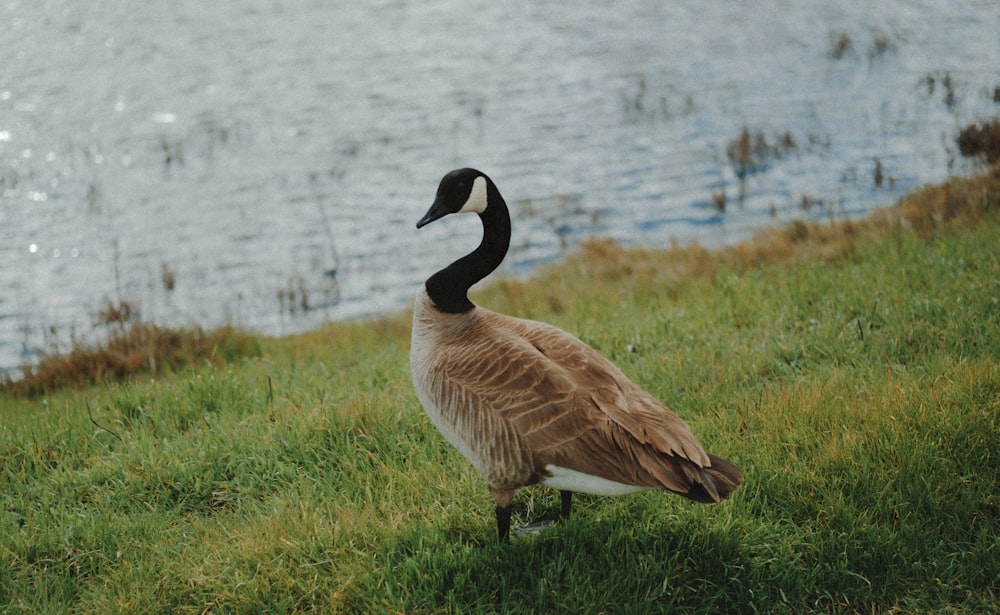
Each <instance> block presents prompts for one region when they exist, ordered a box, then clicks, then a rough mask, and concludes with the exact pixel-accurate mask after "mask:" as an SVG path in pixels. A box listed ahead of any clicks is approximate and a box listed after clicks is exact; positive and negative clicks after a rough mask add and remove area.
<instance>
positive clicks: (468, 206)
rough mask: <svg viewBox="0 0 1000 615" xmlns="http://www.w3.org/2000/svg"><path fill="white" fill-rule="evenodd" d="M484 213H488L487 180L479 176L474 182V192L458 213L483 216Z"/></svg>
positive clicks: (472, 191) (470, 193)
mask: <svg viewBox="0 0 1000 615" xmlns="http://www.w3.org/2000/svg"><path fill="white" fill-rule="evenodd" d="M484 211H486V178H485V177H483V176H479V177H477V178H476V180H475V181H474V182H472V190H471V191H470V192H469V198H468V200H466V201H465V205H462V208H461V209H459V210H458V212H457V213H460V214H467V213H477V214H481V213H483V212H484Z"/></svg>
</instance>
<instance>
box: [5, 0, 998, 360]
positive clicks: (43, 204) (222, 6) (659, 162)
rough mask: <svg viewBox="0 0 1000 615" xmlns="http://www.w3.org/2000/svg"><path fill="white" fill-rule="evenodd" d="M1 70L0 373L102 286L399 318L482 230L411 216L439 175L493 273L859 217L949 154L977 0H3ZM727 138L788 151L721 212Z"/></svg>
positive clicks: (302, 324)
mask: <svg viewBox="0 0 1000 615" xmlns="http://www.w3.org/2000/svg"><path fill="white" fill-rule="evenodd" d="M800 5H808V6H800ZM842 34H843V35H846V37H847V39H849V41H850V44H849V45H847V46H846V49H845V50H844V51H843V53H842V54H840V55H839V57H837V55H838V54H837V53H836V51H835V49H836V40H837V39H838V38H839V37H840V35H842ZM0 66H2V67H3V68H2V70H0V367H3V368H11V367H13V366H16V365H18V364H21V363H23V362H25V361H30V360H32V359H33V358H34V357H35V356H36V352H37V350H38V349H40V348H43V349H44V348H51V347H54V346H55V347H63V348H65V347H66V345H67V344H68V343H69V340H70V339H72V338H73V337H77V338H84V339H86V338H88V337H89V336H91V335H93V333H94V330H95V329H94V323H95V322H96V321H97V320H98V317H97V314H98V313H99V312H100V311H101V310H103V309H104V308H105V307H106V306H107V305H108V303H109V302H110V303H112V304H119V303H121V302H128V303H129V304H131V305H133V306H134V307H135V308H136V309H137V310H138V311H139V312H140V314H141V317H142V318H143V319H145V320H152V321H155V322H159V323H164V324H171V325H190V324H201V325H205V326H213V325H219V324H234V325H238V326H241V327H246V328H250V329H254V330H257V331H261V332H264V333H268V334H283V333H289V332H294V331H298V330H303V329H307V328H312V327H315V326H318V325H319V324H320V323H322V322H324V321H327V320H336V319H343V318H350V317H355V316H361V315H369V314H376V313H380V312H385V311H387V310H393V309H397V308H400V307H402V306H404V305H405V304H406V303H407V302H408V301H409V300H410V298H411V297H412V296H413V294H414V293H415V292H416V289H417V288H418V287H419V284H420V283H421V281H422V280H423V279H424V278H425V277H427V275H428V274H430V273H431V272H433V271H434V270H435V269H436V268H439V267H440V266H443V265H444V264H446V263H447V262H448V261H449V260H450V259H452V258H455V257H457V256H459V255H461V254H462V253H464V252H465V251H467V250H468V249H469V248H471V247H473V246H474V245H475V244H476V243H477V242H478V239H479V237H478V229H477V226H476V223H475V220H474V219H473V218H468V219H456V220H451V221H448V222H441V223H438V224H435V225H431V226H430V227H428V228H426V229H423V230H421V231H420V232H417V231H415V230H414V223H415V221H416V220H417V219H418V218H419V217H420V215H422V214H423V213H424V210H425V209H426V208H427V206H429V204H430V202H431V200H432V198H433V193H434V189H435V187H436V185H437V181H438V180H439V179H440V177H441V175H443V174H444V173H445V172H446V171H448V170H450V169H452V168H455V167H459V166H476V167H479V168H481V169H482V170H484V171H486V172H488V173H490V174H491V176H492V177H493V179H494V180H495V181H496V182H497V184H498V185H499V187H500V189H501V191H502V192H503V193H504V195H505V196H506V197H507V199H508V202H509V203H510V204H511V205H512V209H513V211H514V216H515V220H514V233H515V237H514V243H513V246H512V251H511V255H510V257H509V259H508V262H507V263H506V264H505V268H506V271H507V272H508V273H509V274H518V273H521V272H525V271H529V270H530V268H531V267H532V266H534V265H536V264H538V263H540V262H548V261H551V260H552V259H555V258H558V257H559V256H560V255H561V254H563V253H564V252H565V251H566V250H568V249H572V248H573V246H575V245H577V244H578V243H579V242H580V241H582V240H583V239H586V238H587V237H590V236H601V237H613V238H616V239H618V240H620V241H623V242H626V243H629V244H645V245H665V244H667V243H669V242H671V241H673V240H678V241H699V242H701V243H703V244H706V245H718V244H720V243H724V242H728V241H733V240H736V239H742V238H745V237H747V236H748V235H749V233H750V231H751V230H752V229H754V228H757V227H759V226H760V225H763V224H771V223H774V222H776V221H784V220H791V219H794V218H802V217H817V216H829V215H835V216H844V215H857V214H861V213H864V212H865V211H868V210H869V209H870V208H872V207H874V206H878V205H881V204H887V203H890V202H891V201H892V200H893V198H894V197H895V196H897V195H898V194H899V193H901V192H902V191H905V190H907V189H910V188H912V187H914V186H917V185H920V184H922V183H926V182H932V181H939V180H941V179H943V178H944V177H946V176H947V175H948V174H949V173H962V172H967V171H968V170H969V163H968V162H965V161H962V160H960V159H958V154H957V152H956V149H957V148H956V147H955V145H954V137H955V135H957V132H958V130H959V129H960V128H961V127H962V126H964V125H965V124H967V123H969V122H971V121H975V120H977V119H986V118H991V117H993V116H996V115H998V114H1000V105H998V104H997V102H995V101H994V96H995V95H994V90H995V88H996V87H998V86H1000V5H997V3H996V2H995V0H979V1H972V0H968V1H964V2H904V1H902V0H897V1H892V2H880V3H877V4H872V3H870V2H863V1H860V0H853V1H843V2H827V3H822V5H820V4H819V3H794V2H787V1H779V0H773V1H771V2H749V1H710V2H685V3H679V2H662V1H660V0H657V1H653V0H626V1H623V2H615V3H607V2H597V1H594V0H585V1H582V2H578V3H575V4H573V5H571V6H567V5H565V3H556V2H547V1H542V2H534V3H492V2H472V3H467V2H457V1H456V0H439V1H436V2H420V3H416V2H406V1H403V0H398V1H384V2H369V3H357V2H328V1H320V0H307V1H303V2H297V3H275V2H266V1H264V0H252V1H246V2H213V3H204V2H193V1H182V2H162V1H159V0H154V1H152V2H142V3H126V2H92V3H84V2H78V1H74V0H48V1H39V2H29V1H27V0H5V2H4V4H3V5H2V6H0ZM744 127H747V128H749V130H750V132H751V133H752V134H754V135H756V134H760V135H762V136H763V137H764V138H765V140H766V141H767V142H768V144H770V145H777V144H778V143H779V142H780V139H781V138H782V137H783V136H784V135H786V134H787V135H788V136H789V137H790V138H791V140H792V141H793V142H794V144H795V147H794V149H789V150H787V151H783V152H782V155H780V156H778V155H775V156H772V157H769V158H767V159H766V160H764V161H763V164H762V166H761V167H760V168H759V169H756V171H757V172H755V173H752V174H750V175H748V176H747V177H746V181H745V183H744V185H743V188H742V191H743V192H744V197H743V199H742V203H740V199H739V198H738V197H739V194H740V191H741V188H740V183H741V182H740V180H739V178H738V177H737V173H736V170H735V169H734V165H733V164H732V163H731V161H730V160H729V158H728V157H727V154H726V151H727V146H728V144H729V143H730V142H731V141H732V140H733V139H735V138H736V137H738V136H739V134H740V132H741V130H742V129H743V128H744ZM876 160H878V161H879V164H880V165H881V167H882V169H883V174H884V176H885V178H886V180H885V181H884V182H883V185H882V186H881V187H877V186H876V185H875V182H874V180H873V174H874V168H875V164H876ZM890 178H891V181H890ZM722 194H725V196H726V208H725V212H720V211H718V209H717V208H716V207H715V206H714V205H713V198H719V197H720V196H721V195H722ZM803 204H806V205H808V207H804V205H803Z"/></svg>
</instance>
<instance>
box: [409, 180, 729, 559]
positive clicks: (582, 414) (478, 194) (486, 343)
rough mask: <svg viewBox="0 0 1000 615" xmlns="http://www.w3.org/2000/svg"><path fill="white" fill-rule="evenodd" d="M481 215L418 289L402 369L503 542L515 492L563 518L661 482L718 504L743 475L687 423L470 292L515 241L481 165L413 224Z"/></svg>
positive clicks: (585, 355)
mask: <svg viewBox="0 0 1000 615" xmlns="http://www.w3.org/2000/svg"><path fill="white" fill-rule="evenodd" d="M473 212H474V213H477V214H479V218H480V219H481V220H482V223H483V239H482V242H481V243H480V244H479V247H478V248H476V249H475V250H473V251H472V252H471V253H469V254H467V255H466V256H464V257H462V258H460V259H458V260H457V261H455V262H453V263H452V264H450V265H448V266H447V267H445V268H444V269H442V270H441V271H438V272H437V273H435V274H434V275H432V276H431V277H430V278H428V279H427V282H426V283H425V284H424V288H423V289H422V290H421V291H420V293H418V294H417V298H416V302H415V307H414V312H413V336H412V340H411V348H410V371H411V372H412V376H413V384H414V388H415V389H416V391H417V396H418V397H419V398H420V401H421V403H422V404H423V406H424V408H425V409H426V411H427V415H428V416H429V417H430V419H431V422H433V423H434V425H435V426H436V427H437V428H438V430H440V431H441V433H442V435H444V437H445V438H446V439H447V440H448V442H450V443H451V444H452V446H454V447H455V448H456V449H458V451H459V452H460V453H461V454H462V455H463V456H464V457H465V458H466V459H468V460H469V462H471V463H472V465H473V466H475V468H476V470H478V471H479V473H480V474H482V475H483V477H484V478H485V479H486V482H487V483H488V484H489V488H490V493H491V494H492V496H493V500H494V502H495V503H496V519H497V531H498V533H499V535H500V540H501V541H506V540H508V539H509V535H510V516H511V507H512V504H513V501H514V494H515V492H516V491H517V490H518V489H520V488H521V487H525V486H527V485H531V484H535V483H542V484H543V485H547V486H549V487H552V488H555V489H558V490H559V491H560V494H561V496H562V516H563V517H567V516H568V515H569V512H570V508H571V505H572V494H573V492H574V491H579V492H582V493H591V494H597V495H624V494H628V493H635V492H638V491H643V490H646V489H666V490H668V491H672V492H674V493H677V494H679V495H682V496H684V497H686V498H688V499H691V500H694V501H695V502H703V503H712V502H721V501H722V500H725V499H726V498H727V497H728V496H729V494H730V493H732V492H733V491H735V490H736V488H737V487H739V485H740V483H742V482H743V473H742V472H741V471H740V470H739V468H737V467H736V466H734V465H733V464H731V463H729V462H728V461H726V460H724V459H720V458H718V457H716V456H714V455H710V454H708V453H706V452H705V451H704V449H702V447H701V445H700V444H699V443H698V440H697V439H695V437H694V435H693V434H692V433H691V430H690V429H689V428H688V426H687V425H686V424H685V423H684V422H683V421H682V420H681V419H680V418H678V417H677V415H675V414H674V413H673V412H671V411H670V410H669V409H668V408H667V407H666V406H665V405H664V404H663V403H661V402H660V401H659V400H657V399H656V398H654V397H653V396H652V395H650V394H649V393H646V392H645V391H643V390H642V389H641V388H639V386H638V385H636V384H635V383H633V382H632V381H631V380H629V379H628V378H627V377H626V376H625V374H623V373H622V372H621V371H620V370H619V369H618V368H617V367H615V366H614V365H613V364H612V363H611V362H610V361H608V360H607V359H605V358H604V357H603V356H601V355H600V354H598V353H597V351H595V350H594V349H592V348H591V347H589V346H587V345H586V344H584V343H583V342H581V341H580V340H579V339H577V338H576V337H574V336H572V335H570V334H569V333H566V332H565V331H562V330H561V329H557V328H556V327H553V326H551V325H547V324H544V323H540V322H535V321H530V320H523V319H520V318H513V317H511V316H505V315H503V314H498V313H496V312H492V311H490V310H487V309H485V308H482V307H478V306H476V305H475V304H473V303H472V302H471V301H469V298H468V295H467V293H468V290H469V287H471V286H472V285H473V284H475V283H476V282H478V281H480V280H482V279H483V278H484V277H486V276H487V275H489V274H490V272H492V271H493V270H494V269H496V268H497V266H499V265H500V262H501V261H502V260H503V259H504V256H505V255H506V253H507V248H508V247H509V246H510V230H511V229H510V214H509V212H508V210H507V204H506V203H505V202H504V200H503V197H502V196H500V192H499V191H498V190H497V187H496V185H495V184H494V183H493V181H492V180H491V179H490V178H489V177H487V176H486V175H485V174H483V173H481V172H479V171H477V170H475V169H468V168H467V169H457V170H455V171H451V172H450V173H448V174H447V175H445V176H444V178H443V179H442V180H441V183H440V185H439V186H438V189H437V195H436V197H435V199H434V204H433V205H431V208H430V210H428V212H427V214H426V215H424V217H423V218H421V219H420V221H419V222H417V228H418V229H419V228H421V227H423V226H425V225H427V224H430V223H431V222H433V221H435V220H437V219H439V218H442V217H444V216H447V215H448V214H453V213H473Z"/></svg>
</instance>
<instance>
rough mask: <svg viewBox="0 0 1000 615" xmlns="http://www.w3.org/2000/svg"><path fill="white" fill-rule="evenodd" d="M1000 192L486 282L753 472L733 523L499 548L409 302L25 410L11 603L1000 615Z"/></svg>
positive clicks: (3, 508)
mask: <svg viewBox="0 0 1000 615" xmlns="http://www.w3.org/2000/svg"><path fill="white" fill-rule="evenodd" d="M998 185H1000V170H998V168H997V167H994V170H993V171H991V172H990V173H989V174H987V175H985V176H979V177H977V178H972V179H956V180H953V181H952V182H949V184H947V185H945V186H939V187H933V188H929V189H927V190H925V191H922V192H920V193H917V194H915V195H912V196H911V197H908V198H907V199H905V200H904V201H903V202H902V203H901V204H900V205H899V206H898V207H896V208H894V209H892V210H891V211H889V212H888V213H885V214H880V215H876V216H874V217H873V218H872V219H871V220H868V221H863V222H852V223H838V224H834V225H827V226H821V225H796V226H794V227H792V228H790V229H784V230H779V231H775V232H773V233H771V234H769V235H767V236H763V237H762V238H761V239H759V240H758V241H756V242H754V243H750V244H745V245H743V246H739V247H734V248H731V249H727V250H723V251H719V252H715V253H709V252H706V251H705V250H701V249H698V248H676V249H673V250H666V251H626V250H623V249H621V248H619V247H617V246H615V245H613V244H607V243H599V242H598V243H592V244H589V245H588V246H586V248H585V249H584V250H583V251H582V252H581V253H580V254H579V255H577V256H576V257H573V258H571V259H569V260H567V261H566V262H565V263H563V264H560V265H558V266H556V267H554V268H553V269H551V270H548V271H545V272H542V273H540V274H539V276H538V277H537V278H536V279H533V280H531V281H527V282H519V281H510V280H508V281H502V282H499V283H495V284H493V285H490V286H488V287H487V288H486V289H485V290H483V291H481V292H479V293H478V294H477V301H478V302H479V303H481V304H483V305H487V306H490V307H493V308H495V309H498V310H501V311H505V312H509V313H514V314H518V315H522V316H529V317H533V318H538V319H542V320H546V321H549V322H552V323H554V324H557V325H559V326H561V327H564V328H566V329H568V330H570V331H573V332H576V333H578V334H579V335H580V336H581V337H582V338H583V339H584V340H586V341H587V342H589V343H591V344H592V345H594V346H595V347H596V348H597V349H599V350H600V351H601V352H603V353H605V354H606V355H607V356H609V357H611V358H612V359H613V360H614V361H615V362H617V363H618V364H619V365H620V366H621V367H622V368H623V369H624V371H625V372H626V373H628V374H629V375H630V376H632V377H633V378H634V379H635V380H636V381H638V382H639V383H640V384H642V385H643V386H645V387H646V388H648V389H649V390H650V391H651V392H653V393H654V394H656V395H658V396H659V397H660V398H662V399H663V400H664V401H665V402H666V403H667V404H668V405H670V406H671V407H673V408H675V409H676V410H677V411H678V413H679V414H681V416H682V417H684V418H685V419H686V420H687V421H688V422H689V424H690V425H691V426H692V428H693V429H694V431H695V433H696V434H698V436H699V437H700V439H701V440H702V442H703V443H704V444H705V446H706V448H708V449H709V450H711V451H712V452H714V453H716V454H718V455H721V456H724V457H727V458H730V459H732V460H733V461H734V462H736V463H737V464H739V465H740V466H741V467H742V468H743V469H744V471H745V473H746V483H745V484H744V486H743V487H742V488H741V489H740V490H739V491H738V492H737V493H736V494H735V495H734V496H733V497H732V498H731V499H730V500H729V501H728V502H726V503H724V504H722V505H718V506H699V505H696V504H691V503H689V502H687V501H685V500H683V499H681V498H678V497H675V496H671V495H669V494H665V493H650V492H647V493H643V494H639V495H635V496H629V497H624V498H617V499H604V498H597V497H589V496H579V497H578V498H577V505H576V507H575V510H574V516H573V518H572V519H570V520H569V521H568V522H566V523H565V524H561V525H558V526H554V527H553V528H551V529H549V530H547V531H545V532H543V533H542V534H541V535H539V536H536V537H529V538H521V539H515V540H514V541H513V542H512V543H511V544H508V545H500V544H498V543H497V541H496V537H495V525H494V520H493V506H492V501H491V499H490V498H489V496H488V493H487V491H486V488H485V485H484V484H483V482H482V480H481V479H480V478H479V477H478V475H476V474H475V472H474V471H473V470H472V468H471V467H470V466H469V465H468V464H467V463H466V462H465V461H464V460H463V459H462V458H461V457H460V456H459V455H458V454H457V453H456V452H455V451H453V450H452V449H451V448H450V447H449V446H448V445H447V444H446V443H445V442H444V440H443V438H441V437H440V436H439V435H438V434H437V432H436V431H435V430H434V428H433V427H432V426H431V425H430V423H429V421H428V420H427V419H426V418H425V416H424V415H423V411H422V409H421V408H420V405H419V402H418V401H417V400H416V398H415V396H414V395H413V392H412V389H411V386H410V383H409V373H408V367H407V352H408V343H409V339H408V336H409V321H408V317H407V315H405V314H402V315H398V316H393V317H390V318H386V319H383V320H379V321H376V322H371V323H355V324H346V325H339V326H331V327H329V328H326V329H323V330H320V331H317V332H315V333H311V334H307V335H302V336H296V337H291V338H285V339H278V340H269V339H262V340H259V353H254V354H255V355H256V356H251V357H248V358H242V359H240V358H233V359H231V360H228V361H227V362H223V363H217V364H205V363H203V364H200V365H198V366H196V367H190V368H186V369H179V370H178V371H176V372H174V373H170V374H163V375H155V376H147V377H146V379H145V380H136V379H133V380H131V381H127V382H121V383H107V384H103V385H98V386H91V387H89V388H84V389H76V390H70V389H66V390H52V391H49V392H48V393H47V394H46V395H45V396H44V397H40V398H37V399H25V398H17V397H13V396H11V394H9V393H0V485H2V492H0V612H4V613H34V612H64V611H80V612H94V613H116V612H127V613H134V612H165V613H202V612H273V613H284V612H302V611H322V612H347V613H379V612H440V613H468V612H512V613H513V612H517V613H523V612H546V613H548V612H552V613H581V612H586V613H600V612H608V613H612V612H613V613H630V612H650V611H652V612H677V613H754V612H768V613H805V612H836V613H890V612H907V613H911V612H918V613H919V612H927V613H930V612H935V613H936V612H942V611H944V612H968V613H981V612H997V611H998V610H1000V588H998V585H997V579H998V578H1000V250H998V248H997V246H1000V215H998V212H1000V189H998ZM428 266H429V267H433V265H432V264H429V265H428ZM153 378H155V379H153ZM557 500H558V498H557V496H556V495H554V494H553V493H551V492H548V491H547V490H545V489H542V488H534V489H527V490H525V491H524V492H522V493H521V494H520V495H519V497H518V500H517V502H516V510H515V515H516V517H517V518H518V519H519V520H520V521H521V522H523V521H527V520H530V519H532V518H534V517H536V516H538V515H540V514H542V513H546V512H552V511H555V510H556V509H557V506H558V503H557Z"/></svg>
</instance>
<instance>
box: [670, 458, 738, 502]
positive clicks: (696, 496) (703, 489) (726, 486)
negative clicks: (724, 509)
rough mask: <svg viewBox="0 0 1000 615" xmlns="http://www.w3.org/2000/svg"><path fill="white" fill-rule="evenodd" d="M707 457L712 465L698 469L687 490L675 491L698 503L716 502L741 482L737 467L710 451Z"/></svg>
mask: <svg viewBox="0 0 1000 615" xmlns="http://www.w3.org/2000/svg"><path fill="white" fill-rule="evenodd" d="M708 458H709V460H710V461H711V462H712V465H711V466H709V467H707V468H699V469H698V474H699V475H700V477H699V478H698V479H697V480H694V481H691V483H690V488H689V489H688V491H686V492H680V491H677V492H675V493H677V494H678V495H682V496H684V497H686V498H687V499H689V500H692V501H694V502H698V503H699V504H717V503H719V502H722V501H723V500H725V499H726V498H728V497H729V496H730V494H732V492H734V491H736V489H737V488H738V487H739V486H740V484H742V483H743V472H742V471H740V469H739V468H737V467H736V466H734V465H733V464H731V463H729V462H728V461H726V460H725V459H722V458H721V457H716V456H715V455H712V454H711V453H709V455H708Z"/></svg>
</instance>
